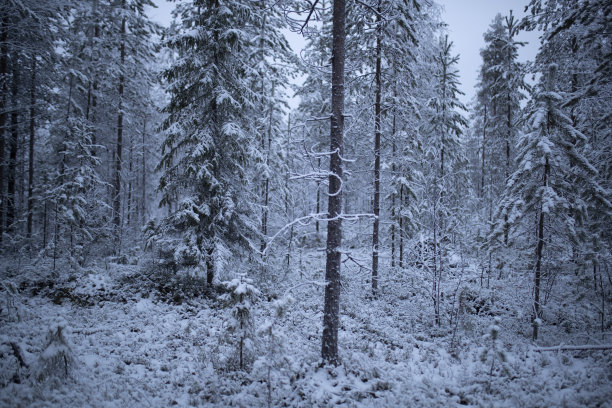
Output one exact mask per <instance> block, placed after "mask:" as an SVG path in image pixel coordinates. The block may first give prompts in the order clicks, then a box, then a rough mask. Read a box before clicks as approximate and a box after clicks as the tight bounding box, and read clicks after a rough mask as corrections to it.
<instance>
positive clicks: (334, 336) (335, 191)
mask: <svg viewBox="0 0 612 408" xmlns="http://www.w3.org/2000/svg"><path fill="white" fill-rule="evenodd" d="M345 7H346V5H345V0H334V5H333V28H332V95H331V102H332V105H331V108H332V115H331V129H330V151H331V152H332V153H331V157H330V160H329V168H330V176H329V200H328V218H329V220H328V222H327V248H326V256H327V259H326V264H325V283H326V286H325V305H324V308H323V336H322V339H321V358H322V359H323V361H324V362H325V363H328V364H332V365H337V364H338V363H339V359H338V326H339V321H340V257H341V253H340V246H341V244H342V219H341V214H342V155H343V151H344V146H343V143H344V142H343V133H344V55H345V48H344V47H345V46H344V43H345V39H346V32H345V17H346V11H345Z"/></svg>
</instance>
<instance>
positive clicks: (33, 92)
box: [26, 55, 36, 239]
mask: <svg viewBox="0 0 612 408" xmlns="http://www.w3.org/2000/svg"><path fill="white" fill-rule="evenodd" d="M35 109H36V55H34V56H32V77H31V80H30V145H29V151H28V221H27V227H26V228H27V229H26V236H27V238H28V239H29V238H30V237H31V236H32V216H33V214H32V212H33V206H34V197H33V191H34V138H35V136H36V134H35V131H36V110H35Z"/></svg>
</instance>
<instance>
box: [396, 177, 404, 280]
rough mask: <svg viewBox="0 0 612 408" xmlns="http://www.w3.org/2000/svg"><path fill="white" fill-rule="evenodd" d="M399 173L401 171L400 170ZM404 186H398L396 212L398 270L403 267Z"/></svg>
mask: <svg viewBox="0 0 612 408" xmlns="http://www.w3.org/2000/svg"><path fill="white" fill-rule="evenodd" d="M400 171H401V169H400ZM403 214H404V184H401V185H400V193H399V210H398V214H397V216H398V218H399V226H398V231H397V233H398V235H399V254H398V257H397V261H398V265H399V267H400V268H403V267H404V215H403Z"/></svg>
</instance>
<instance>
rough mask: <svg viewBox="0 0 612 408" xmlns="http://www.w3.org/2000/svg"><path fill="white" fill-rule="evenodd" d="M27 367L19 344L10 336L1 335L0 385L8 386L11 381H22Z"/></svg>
mask: <svg viewBox="0 0 612 408" xmlns="http://www.w3.org/2000/svg"><path fill="white" fill-rule="evenodd" d="M27 369H28V365H27V363H26V361H25V357H24V355H23V352H22V350H21V347H20V346H19V344H17V343H16V342H14V341H11V339H9V338H8V336H0V387H6V385H7V384H8V383H10V382H14V383H20V382H21V381H22V379H23V377H24V374H25V373H27ZM26 375H27V374H26Z"/></svg>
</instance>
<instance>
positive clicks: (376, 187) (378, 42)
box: [372, 0, 382, 296]
mask: <svg viewBox="0 0 612 408" xmlns="http://www.w3.org/2000/svg"><path fill="white" fill-rule="evenodd" d="M381 9H382V7H381V0H378V5H377V8H376V11H377V14H376V23H377V27H376V74H375V76H376V102H375V104H374V105H375V108H374V109H375V117H374V231H373V232H372V294H373V295H374V296H375V295H376V291H377V290H378V233H379V226H380V220H379V216H380V134H381V123H380V121H381V110H380V103H381V101H380V100H381V94H382V89H381V88H382V83H381V78H380V76H381V59H382V45H381V41H382V21H381V18H380V15H381V12H382V10H381Z"/></svg>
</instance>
